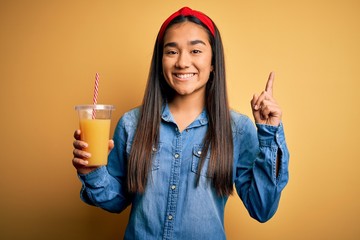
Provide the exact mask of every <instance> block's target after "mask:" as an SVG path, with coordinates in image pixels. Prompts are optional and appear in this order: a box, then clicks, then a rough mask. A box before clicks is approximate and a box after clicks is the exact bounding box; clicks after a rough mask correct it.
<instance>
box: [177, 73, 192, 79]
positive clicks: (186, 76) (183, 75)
mask: <svg viewBox="0 0 360 240" xmlns="http://www.w3.org/2000/svg"><path fill="white" fill-rule="evenodd" d="M194 75H195V74H194V73H187V74H175V76H176V77H178V78H183V79H184V78H191V77H192V76H194Z"/></svg>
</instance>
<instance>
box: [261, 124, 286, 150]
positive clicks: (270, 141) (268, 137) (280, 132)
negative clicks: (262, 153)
mask: <svg viewBox="0 0 360 240" xmlns="http://www.w3.org/2000/svg"><path fill="white" fill-rule="evenodd" d="M256 127H257V130H258V138H259V144H260V146H261V147H271V146H280V145H282V144H283V143H284V142H285V133H284V127H283V124H282V123H280V124H279V126H277V127H276V126H271V125H265V124H256Z"/></svg>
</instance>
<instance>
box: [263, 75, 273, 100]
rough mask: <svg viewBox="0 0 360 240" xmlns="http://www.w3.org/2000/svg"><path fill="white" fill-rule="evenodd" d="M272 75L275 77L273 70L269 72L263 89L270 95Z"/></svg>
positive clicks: (271, 92) (271, 93) (271, 91)
mask: <svg viewBox="0 0 360 240" xmlns="http://www.w3.org/2000/svg"><path fill="white" fill-rule="evenodd" d="M274 77H275V74H274V72H271V73H270V75H269V78H268V80H267V83H266V87H265V91H266V92H268V93H269V94H270V95H271V96H272V95H273V84H274Z"/></svg>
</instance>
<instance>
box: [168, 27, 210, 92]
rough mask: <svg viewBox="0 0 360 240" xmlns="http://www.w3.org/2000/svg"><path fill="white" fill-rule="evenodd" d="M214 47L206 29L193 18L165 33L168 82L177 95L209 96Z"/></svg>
mask: <svg viewBox="0 0 360 240" xmlns="http://www.w3.org/2000/svg"><path fill="white" fill-rule="evenodd" d="M211 59H212V49H211V46H210V42H209V36H208V33H207V32H206V30H205V29H204V28H203V27H202V26H200V25H198V24H196V23H193V22H188V21H187V22H183V23H178V24H174V25H173V26H171V27H170V28H169V29H168V30H167V31H166V34H165V36H164V49H163V57H162V67H163V73H164V77H165V80H166V82H167V83H168V84H169V86H170V87H171V88H172V89H174V90H175V93H176V96H174V97H178V96H195V95H196V96H198V97H202V98H204V97H205V89H206V83H207V81H208V80H209V76H210V72H211V71H212V70H213V66H212V65H211Z"/></svg>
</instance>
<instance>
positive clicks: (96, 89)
mask: <svg viewBox="0 0 360 240" xmlns="http://www.w3.org/2000/svg"><path fill="white" fill-rule="evenodd" d="M98 94H99V73H96V74H95V86H94V96H93V104H94V107H95V105H96V104H97V98H98ZM95 117H96V111H95V108H94V109H93V113H92V119H95Z"/></svg>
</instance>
